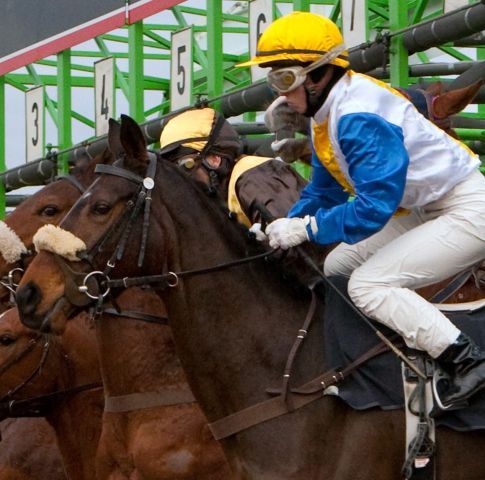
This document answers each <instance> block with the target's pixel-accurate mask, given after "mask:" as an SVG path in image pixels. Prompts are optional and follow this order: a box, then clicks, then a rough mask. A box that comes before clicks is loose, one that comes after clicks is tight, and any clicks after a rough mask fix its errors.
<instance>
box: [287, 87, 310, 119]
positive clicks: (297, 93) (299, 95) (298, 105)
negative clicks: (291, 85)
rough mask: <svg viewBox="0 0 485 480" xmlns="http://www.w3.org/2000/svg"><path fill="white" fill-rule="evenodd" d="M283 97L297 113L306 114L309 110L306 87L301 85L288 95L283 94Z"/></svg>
mask: <svg viewBox="0 0 485 480" xmlns="http://www.w3.org/2000/svg"><path fill="white" fill-rule="evenodd" d="M281 95H282V96H283V97H286V101H287V103H288V106H289V107H290V108H292V109H293V110H295V112H298V113H301V114H304V113H305V112H306V109H307V108H308V105H307V98H306V91H305V87H304V85H300V86H299V87H297V88H295V89H294V90H291V91H290V92H287V93H282V94H281Z"/></svg>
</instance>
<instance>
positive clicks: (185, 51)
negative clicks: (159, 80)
mask: <svg viewBox="0 0 485 480" xmlns="http://www.w3.org/2000/svg"><path fill="white" fill-rule="evenodd" d="M192 39H193V36H192V28H190V27H189V28H185V29H183V30H179V31H178V32H174V33H172V49H171V66H170V110H171V111H174V110H178V109H179V108H183V107H187V106H189V105H191V104H192Z"/></svg>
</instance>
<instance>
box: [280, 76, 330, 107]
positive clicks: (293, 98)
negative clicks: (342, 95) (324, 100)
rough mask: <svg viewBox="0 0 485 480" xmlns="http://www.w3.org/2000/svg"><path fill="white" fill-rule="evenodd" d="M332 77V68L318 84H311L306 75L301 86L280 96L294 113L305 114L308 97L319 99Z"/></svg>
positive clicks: (311, 81)
mask: <svg viewBox="0 0 485 480" xmlns="http://www.w3.org/2000/svg"><path fill="white" fill-rule="evenodd" d="M332 75H333V69H332V68H329V69H327V71H326V72H325V75H323V77H322V78H321V79H320V80H319V81H318V82H313V80H312V79H311V78H310V75H307V77H306V79H305V82H304V83H303V85H300V86H299V87H297V88H295V89H294V90H291V91H289V92H286V93H282V94H281V95H282V96H284V97H286V100H287V102H288V105H289V106H290V107H291V108H292V109H293V110H295V112H298V113H301V114H305V112H306V111H307V109H308V95H311V96H315V97H319V96H320V94H321V93H322V91H323V89H324V88H325V87H326V86H327V84H328V82H330V80H331V78H332Z"/></svg>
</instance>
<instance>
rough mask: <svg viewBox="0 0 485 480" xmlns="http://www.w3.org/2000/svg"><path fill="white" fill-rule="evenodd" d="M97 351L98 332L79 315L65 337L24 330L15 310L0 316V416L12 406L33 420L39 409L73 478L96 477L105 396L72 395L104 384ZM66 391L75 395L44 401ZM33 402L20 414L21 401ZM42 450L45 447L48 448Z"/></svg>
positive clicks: (91, 393) (94, 393) (90, 391)
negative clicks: (77, 388) (101, 380)
mask: <svg viewBox="0 0 485 480" xmlns="http://www.w3.org/2000/svg"><path fill="white" fill-rule="evenodd" d="M95 349H96V339H95V334H94V328H93V326H92V325H91V324H90V322H89V317H88V316H87V315H84V316H80V315H79V316H77V317H76V319H75V320H74V321H73V322H70V324H69V327H68V328H67V329H66V331H65V333H64V335H63V336H62V337H53V336H47V335H39V334H38V333H36V332H33V331H32V330H30V329H28V328H25V327H24V326H23V325H22V324H21V323H20V321H19V319H18V312H17V310H16V309H11V310H8V311H6V312H4V313H3V314H2V316H1V317H0V405H1V406H2V407H1V413H2V414H4V412H5V410H6V409H7V406H6V405H7V404H8V402H12V401H13V402H14V403H13V404H11V403H10V405H9V407H8V410H11V411H13V414H14V415H15V414H20V415H24V414H25V415H26V416H29V415H31V414H36V412H34V413H32V409H33V410H35V411H37V410H38V409H40V412H39V415H42V416H45V418H46V419H47V421H48V423H49V424H50V425H51V426H52V427H53V428H54V430H55V432H56V437H57V443H58V446H59V449H60V451H61V454H62V458H63V464H64V468H65V471H66V474H67V476H68V478H70V479H79V480H91V479H93V478H95V461H94V460H95V456H96V449H97V446H98V441H99V436H100V433H101V416H102V413H103V397H102V395H101V392H100V388H98V389H97V390H93V389H92V388H89V389H85V390H84V391H80V392H77V391H75V390H73V389H74V388H76V387H78V386H81V385H91V387H92V384H93V383H98V385H100V383H99V382H100V373H99V367H98V365H97V359H96V354H95ZM64 391H67V392H71V394H69V393H66V394H62V395H60V396H59V397H47V398H45V397H43V396H44V395H48V394H51V393H53V392H64ZM31 398H35V399H36V401H35V403H34V404H33V406H29V405H27V407H28V408H27V410H26V411H25V412H24V411H23V410H21V411H20V412H17V410H18V409H23V408H25V407H24V406H23V405H22V402H21V400H28V399H31ZM17 402H18V404H19V406H18V407H17V406H16V404H17ZM7 414H8V413H7ZM32 433H34V432H32ZM32 440H33V441H34V445H36V443H38V442H39V440H42V438H40V439H38V438H37V439H36V438H35V436H33V438H32ZM49 443H50V442H47V444H49ZM41 446H42V448H44V449H45V448H46V445H45V444H41ZM53 473H54V474H55V472H53ZM37 478H39V477H37ZM48 478H56V477H55V476H53V477H48Z"/></svg>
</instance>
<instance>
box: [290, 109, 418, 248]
mask: <svg viewBox="0 0 485 480" xmlns="http://www.w3.org/2000/svg"><path fill="white" fill-rule="evenodd" d="M338 141H339V145H340V148H341V150H342V153H343V154H344V156H345V158H346V162H347V164H348V169H349V176H350V178H351V179H352V181H353V185H354V189H355V198H354V199H353V200H352V201H350V202H343V203H342V202H340V203H339V205H336V206H333V207H331V208H328V207H327V206H326V205H325V204H323V205H322V204H320V207H321V208H319V209H316V210H315V209H314V211H313V212H309V211H307V212H303V211H301V213H300V214H297V215H295V212H296V211H297V210H296V209H295V208H294V209H292V210H291V212H290V213H291V215H292V216H302V214H303V215H304V214H307V213H308V214H310V215H314V217H315V221H316V226H317V228H318V230H317V231H316V232H315V231H312V229H307V230H308V234H309V236H310V239H311V240H313V241H314V242H316V243H320V244H330V243H334V242H346V243H349V244H353V243H357V242H359V241H360V240H363V239H365V238H367V237H369V236H371V235H372V234H374V233H376V232H378V231H379V230H381V229H382V228H383V227H384V225H385V224H386V223H387V222H388V221H389V219H390V218H391V216H392V215H393V214H394V213H395V211H396V210H397V208H398V207H399V203H400V202H401V199H402V196H403V193H404V188H405V185H406V173H407V167H408V163H409V157H408V153H407V151H406V148H405V146H404V140H403V135H402V130H401V128H400V127H398V126H396V125H393V124H391V123H389V122H387V121H386V120H384V119H383V118H382V117H380V116H378V115H375V114H369V113H356V114H348V115H344V116H343V117H342V118H341V119H340V121H339V125H338ZM317 161H318V160H317ZM322 168H323V167H322ZM319 171H320V170H318V172H319ZM317 175H320V174H319V173H318V174H317ZM318 178H319V177H316V178H314V179H313V180H312V183H313V182H315V181H316V180H318ZM303 201H305V200H303ZM299 203H300V202H299ZM314 205H316V202H315V203H314ZM295 207H298V203H297V204H296V205H295Z"/></svg>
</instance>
